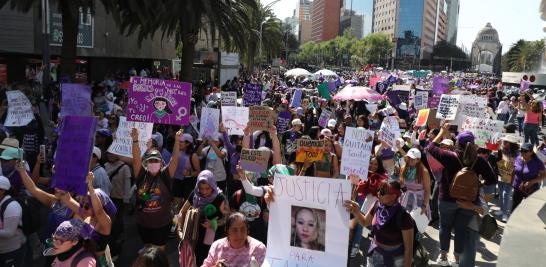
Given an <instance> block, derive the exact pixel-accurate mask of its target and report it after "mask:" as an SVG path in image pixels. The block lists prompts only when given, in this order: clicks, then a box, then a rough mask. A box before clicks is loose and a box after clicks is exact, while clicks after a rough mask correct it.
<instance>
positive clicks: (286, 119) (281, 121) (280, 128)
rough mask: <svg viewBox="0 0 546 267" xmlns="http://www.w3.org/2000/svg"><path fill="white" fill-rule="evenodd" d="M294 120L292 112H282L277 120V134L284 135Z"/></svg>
mask: <svg viewBox="0 0 546 267" xmlns="http://www.w3.org/2000/svg"><path fill="white" fill-rule="evenodd" d="M291 118H292V114H291V113H290V111H282V112H280V113H279V117H278V118H277V125H276V126H277V133H278V134H283V133H284V132H286V131H287V130H288V127H289V125H290V119H291Z"/></svg>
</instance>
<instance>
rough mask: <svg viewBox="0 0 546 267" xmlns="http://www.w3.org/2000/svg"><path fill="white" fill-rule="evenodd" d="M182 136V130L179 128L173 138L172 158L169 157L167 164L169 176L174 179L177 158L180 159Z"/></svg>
mask: <svg viewBox="0 0 546 267" xmlns="http://www.w3.org/2000/svg"><path fill="white" fill-rule="evenodd" d="M183 134H184V130H183V129H182V128H180V130H178V132H176V136H175V138H174V147H173V154H172V155H173V156H172V157H171V162H169V176H171V177H174V174H175V172H176V167H178V158H179V157H180V136H182V135H183Z"/></svg>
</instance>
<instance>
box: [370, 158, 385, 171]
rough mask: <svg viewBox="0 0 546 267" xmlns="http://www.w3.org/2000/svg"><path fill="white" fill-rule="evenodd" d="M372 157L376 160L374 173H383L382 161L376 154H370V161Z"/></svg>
mask: <svg viewBox="0 0 546 267" xmlns="http://www.w3.org/2000/svg"><path fill="white" fill-rule="evenodd" d="M374 159H375V161H377V171H375V173H378V174H381V175H385V174H386V171H385V167H383V162H382V161H381V160H380V159H379V158H378V157H376V156H372V157H371V158H370V161H372V160H374Z"/></svg>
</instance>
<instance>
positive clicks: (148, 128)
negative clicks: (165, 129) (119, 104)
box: [108, 116, 154, 158]
mask: <svg viewBox="0 0 546 267" xmlns="http://www.w3.org/2000/svg"><path fill="white" fill-rule="evenodd" d="M133 128H136V129H137V130H138V146H139V147H140V153H141V154H144V152H146V149H147V147H146V143H147V142H148V140H150V138H152V129H153V128H154V124H153V123H149V122H137V121H127V118H126V117H123V116H121V117H119V124H118V128H117V130H116V133H115V134H114V142H112V144H111V145H110V147H109V148H108V152H110V153H112V154H116V155H119V156H123V157H128V158H133V139H132V138H131V131H132V130H133Z"/></svg>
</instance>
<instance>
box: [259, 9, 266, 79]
mask: <svg viewBox="0 0 546 267" xmlns="http://www.w3.org/2000/svg"><path fill="white" fill-rule="evenodd" d="M267 20H268V19H266V20H264V21H262V23H260V53H259V54H260V68H261V64H262V31H263V27H264V23H266V22H267Z"/></svg>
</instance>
